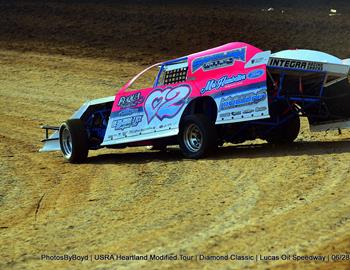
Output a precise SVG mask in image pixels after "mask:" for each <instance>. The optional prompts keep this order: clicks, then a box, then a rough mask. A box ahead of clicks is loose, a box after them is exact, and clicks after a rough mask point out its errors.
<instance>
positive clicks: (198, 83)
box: [41, 42, 350, 163]
mask: <svg viewBox="0 0 350 270" xmlns="http://www.w3.org/2000/svg"><path fill="white" fill-rule="evenodd" d="M349 69H350V59H345V60H341V59H339V58H337V57H335V56H332V55H329V54H327V53H324V52H319V51H312V50H285V51H280V52H277V53H273V54H271V52H270V51H262V50H260V49H258V48H256V47H254V46H252V45H249V44H246V43H242V42H233V43H229V44H226V45H223V46H220V47H216V48H213V49H209V50H206V51H202V52H198V53H194V54H191V55H188V56H185V57H181V58H178V59H174V60H170V61H166V62H163V63H158V64H155V65H153V66H151V67H149V68H147V69H145V70H144V71H142V72H141V73H139V74H138V75H137V76H135V77H134V78H133V79H132V80H130V81H129V82H128V83H127V84H126V85H124V86H123V87H122V88H121V89H120V90H119V91H118V93H117V94H116V96H115V97H114V96H112V97H105V98H101V99H96V100H92V101H89V102H86V103H85V104H84V105H82V106H81V107H80V109H78V110H77V111H76V112H75V113H74V114H73V115H72V116H71V118H70V119H68V120H67V121H66V122H64V123H63V124H62V125H61V126H59V127H58V126H43V128H44V129H45V130H46V138H45V139H44V140H43V142H44V146H43V148H42V149H41V151H55V150H61V151H62V153H63V156H64V157H65V158H66V159H67V160H68V161H70V162H72V163H79V162H83V161H84V160H85V159H86V158H87V156H88V152H89V150H96V149H99V148H103V147H108V148H124V147H127V146H149V145H151V146H153V147H154V149H164V148H165V147H166V146H167V145H175V144H176V145H177V144H178V145H179V146H180V149H181V151H182V153H183V155H184V156H185V157H187V158H201V157H203V156H205V155H207V154H208V153H210V152H212V151H214V150H215V149H216V148H217V146H218V145H222V144H223V143H224V142H230V143H241V142H244V141H246V140H254V139H256V138H261V139H263V140H266V141H267V142H269V143H274V144H282V143H290V142H293V141H294V140H295V139H296V138H297V136H298V133H299V129H300V116H305V117H307V118H308V121H309V123H310V127H311V130H314V131H321V130H326V129H337V128H349V127H350V83H349ZM147 78H148V79H147ZM49 130H54V131H55V132H54V133H53V134H51V135H50V136H49V132H48V131H49Z"/></svg>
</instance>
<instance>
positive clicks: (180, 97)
mask: <svg viewBox="0 0 350 270" xmlns="http://www.w3.org/2000/svg"><path fill="white" fill-rule="evenodd" d="M191 93H192V87H191V85H190V84H183V83H180V84H172V85H168V86H161V87H157V88H155V89H153V88H148V89H143V90H139V91H132V92H124V93H122V94H121V95H117V96H116V99H115V102H114V105H113V109H112V113H111V116H110V119H109V122H108V126H107V131H106V135H105V138H104V141H103V143H102V145H111V144H119V143H128V142H135V141H143V140H149V139H155V138H161V137H167V136H172V135H176V134H177V133H178V132H179V130H178V126H179V122H180V118H181V115H182V113H183V111H184V109H185V107H186V104H188V103H189V101H190V95H191Z"/></svg>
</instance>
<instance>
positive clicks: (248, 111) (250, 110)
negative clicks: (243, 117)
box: [243, 109, 254, 114]
mask: <svg viewBox="0 0 350 270" xmlns="http://www.w3.org/2000/svg"><path fill="white" fill-rule="evenodd" d="M252 112H254V110H253V109H247V110H244V111H243V114H247V113H252Z"/></svg>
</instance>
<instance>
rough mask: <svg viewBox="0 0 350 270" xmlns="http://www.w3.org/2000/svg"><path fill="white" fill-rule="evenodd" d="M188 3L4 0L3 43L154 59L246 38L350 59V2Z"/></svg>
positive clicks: (50, 50)
mask: <svg viewBox="0 0 350 270" xmlns="http://www.w3.org/2000/svg"><path fill="white" fill-rule="evenodd" d="M187 2H188V1H160V0H158V1H83V0H80V1H79V0H75V1H68V0H67V1H0V25H1V27H0V48H2V49H11V50H21V51H37V52H45V53H55V54H65V55H73V56H88V57H107V58H112V59H118V60H127V61H136V62H140V63H144V64H148V63H152V62H154V61H158V60H165V59H168V58H172V57H177V56H182V55H186V54H190V53H193V52H196V51H199V50H203V49H207V48H210V47H213V46H217V45H221V44H224V43H227V42H230V41H244V42H248V43H251V44H253V45H256V46H257V47H260V48H261V49H270V50H272V51H277V50H282V49H288V48H308V49H316V50H322V51H326V52H329V53H332V54H335V55H337V56H339V57H341V58H347V57H350V2H349V1H348V0H337V1H324V0H320V1H315V0H314V1H307V0H305V1H300V0H297V1H277V0H276V1H256V0H254V1H243V0H239V1H191V3H187ZM270 7H273V8H274V11H273V12H267V11H262V9H265V10H266V9H268V8H270ZM330 8H335V9H337V14H340V15H337V16H333V17H330V16H329V10H330Z"/></svg>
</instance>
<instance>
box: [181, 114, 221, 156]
mask: <svg viewBox="0 0 350 270" xmlns="http://www.w3.org/2000/svg"><path fill="white" fill-rule="evenodd" d="M178 140H179V145H180V149H181V151H182V154H183V155H184V156H185V157H187V158H192V159H198V158H202V157H205V156H206V155H208V154H209V153H211V152H214V151H215V149H216V148H217V132H216V128H215V124H214V123H213V122H212V121H210V119H209V118H208V117H207V116H205V115H204V114H193V115H187V116H185V117H184V118H183V120H182V121H181V125H180V131H179V135H178Z"/></svg>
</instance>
